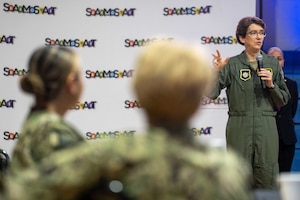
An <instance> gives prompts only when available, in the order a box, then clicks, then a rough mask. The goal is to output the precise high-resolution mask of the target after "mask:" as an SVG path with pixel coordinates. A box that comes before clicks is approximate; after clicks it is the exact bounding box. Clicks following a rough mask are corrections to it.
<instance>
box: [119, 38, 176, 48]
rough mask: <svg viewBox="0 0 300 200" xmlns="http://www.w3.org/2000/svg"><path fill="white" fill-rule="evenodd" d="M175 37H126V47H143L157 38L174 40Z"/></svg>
mask: <svg viewBox="0 0 300 200" xmlns="http://www.w3.org/2000/svg"><path fill="white" fill-rule="evenodd" d="M173 39H174V38H151V39H125V45H124V46H125V47H143V46H146V45H149V44H150V43H152V42H154V41H156V40H173Z"/></svg>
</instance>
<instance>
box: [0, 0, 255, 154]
mask: <svg viewBox="0 0 300 200" xmlns="http://www.w3.org/2000/svg"><path fill="white" fill-rule="evenodd" d="M255 2H256V1H255V0H201V1H200V0H188V1H185V0H164V1H161V0H151V1H150V0H148V1H146V0H144V1H141V0H126V1H124V0H113V1H112V0H84V1H82V0H64V1H61V0H52V1H48V0H36V1H31V0H14V1H12V0H2V1H1V4H0V6H1V9H0V27H1V29H0V70H1V71H2V72H1V73H0V122H1V123H0V124H1V125H0V135H1V136H0V148H2V149H4V150H6V151H7V152H8V153H9V154H10V153H11V151H12V149H13V146H14V144H15V142H16V141H17V140H18V138H19V137H21V136H22V133H21V130H20V128H21V125H22V122H23V121H24V120H25V118H26V116H27V114H28V111H29V108H30V106H31V105H32V103H33V99H32V97H30V96H28V95H26V94H24V93H23V92H22V91H21V90H20V88H19V78H20V77H21V76H24V75H26V74H27V72H28V70H27V62H28V59H29V56H30V54H31V53H32V51H33V50H34V49H35V48H36V47H38V46H43V45H46V46H50V45H56V46H65V47H69V48H73V49H74V50H75V51H76V52H78V53H79V55H80V57H81V59H82V67H83V71H84V82H85V91H84V93H83V96H82V98H81V100H80V102H78V103H77V105H76V106H75V107H74V108H71V109H70V112H68V114H67V116H66V120H67V121H69V122H70V123H71V124H73V125H74V126H75V127H77V128H78V129H79V130H80V131H81V132H82V134H83V135H84V137H85V138H86V139H87V140H98V139H106V138H111V137H126V136H129V135H134V134H138V132H139V131H141V130H143V129H144V128H145V125H146V123H145V122H146V121H145V118H144V117H145V116H144V114H143V111H142V108H140V105H139V103H138V102H137V100H136V99H135V97H134V94H133V93H132V91H131V85H130V84H131V78H132V76H134V70H133V68H134V63H135V58H136V55H137V53H139V51H140V50H141V49H142V48H143V47H144V46H146V45H147V44H149V43H151V42H152V41H154V40H156V39H158V38H163V39H184V40H187V41H190V42H191V43H193V44H195V45H199V46H202V47H205V48H206V49H207V50H208V52H209V54H211V53H214V52H215V50H216V49H219V50H220V51H221V53H222V56H223V57H227V56H232V55H235V54H239V53H240V52H241V51H242V50H243V47H242V46H241V45H239V44H238V43H237V40H236V37H235V29H236V25H237V23H238V21H239V19H241V18H242V17H245V16H254V15H255V7H256V5H255ZM226 121H227V98H226V95H225V93H224V92H222V94H221V95H220V96H219V98H218V99H216V100H214V101H212V100H210V99H204V100H203V105H202V109H200V110H199V112H198V113H196V115H195V116H194V117H193V119H192V121H191V128H192V131H193V134H194V135H195V137H197V138H198V139H199V140H206V141H208V142H215V141H217V142H218V143H221V144H225V126H226Z"/></svg>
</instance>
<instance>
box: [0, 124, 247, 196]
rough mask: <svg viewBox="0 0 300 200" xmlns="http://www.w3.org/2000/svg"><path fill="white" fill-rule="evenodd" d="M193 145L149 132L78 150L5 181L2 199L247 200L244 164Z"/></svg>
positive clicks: (156, 130)
mask: <svg viewBox="0 0 300 200" xmlns="http://www.w3.org/2000/svg"><path fill="white" fill-rule="evenodd" d="M189 134H190V135H189V137H188V138H193V136H192V134H191V133H189ZM174 137H175V138H174ZM176 137H177V138H176ZM188 141H190V142H188ZM193 141H195V140H193ZM193 141H191V140H189V139H185V140H179V137H178V135H177V136H173V135H171V134H170V133H167V132H166V131H165V130H164V129H160V128H151V130H150V131H149V133H147V134H139V135H135V136H132V137H126V138H125V137H123V138H119V139H106V140H98V141H93V142H91V143H85V144H78V145H76V146H74V147H71V148H68V149H64V150H61V151H59V152H56V153H53V154H52V155H51V156H49V157H47V158H45V159H44V160H42V162H41V164H40V165H39V166H36V167H35V168H32V169H30V170H26V171H22V172H20V173H19V174H15V175H13V176H8V177H7V180H6V184H5V185H6V197H3V198H4V199H7V200H17V199H22V200H40V199H43V200H58V199H63V200H67V199H72V200H74V199H90V200H92V199H101V200H112V199H114V200H121V199H122V200H125V199H137V200H154V199H161V200H187V199H189V200H194V199H195V200H196V199H197V200H210V199H211V200H248V199H250V192H249V191H250V190H249V189H250V187H249V186H250V182H251V181H250V179H248V178H249V177H250V171H249V166H248V165H247V163H246V162H244V160H240V159H239V158H238V157H237V156H236V154H234V153H232V152H226V151H224V150H221V149H216V148H210V147H206V146H204V145H202V144H199V143H197V144H196V143H193Z"/></svg>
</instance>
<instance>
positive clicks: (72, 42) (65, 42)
mask: <svg viewBox="0 0 300 200" xmlns="http://www.w3.org/2000/svg"><path fill="white" fill-rule="evenodd" d="M96 41H97V40H96V39H58V38H57V39H51V38H46V39H45V42H46V43H45V45H46V46H63V47H95V46H96Z"/></svg>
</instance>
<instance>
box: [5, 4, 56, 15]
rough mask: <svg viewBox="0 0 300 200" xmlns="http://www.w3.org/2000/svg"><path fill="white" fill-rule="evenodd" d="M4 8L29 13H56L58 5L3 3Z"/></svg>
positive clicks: (8, 10)
mask: <svg viewBox="0 0 300 200" xmlns="http://www.w3.org/2000/svg"><path fill="white" fill-rule="evenodd" d="M3 7H4V8H3V10H4V11H5V12H16V13H27V14H36V15H55V11H56V9H57V7H53V6H51V7H49V6H48V7H47V6H39V5H34V6H32V5H27V6H26V5H18V4H9V3H4V4H3Z"/></svg>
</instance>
